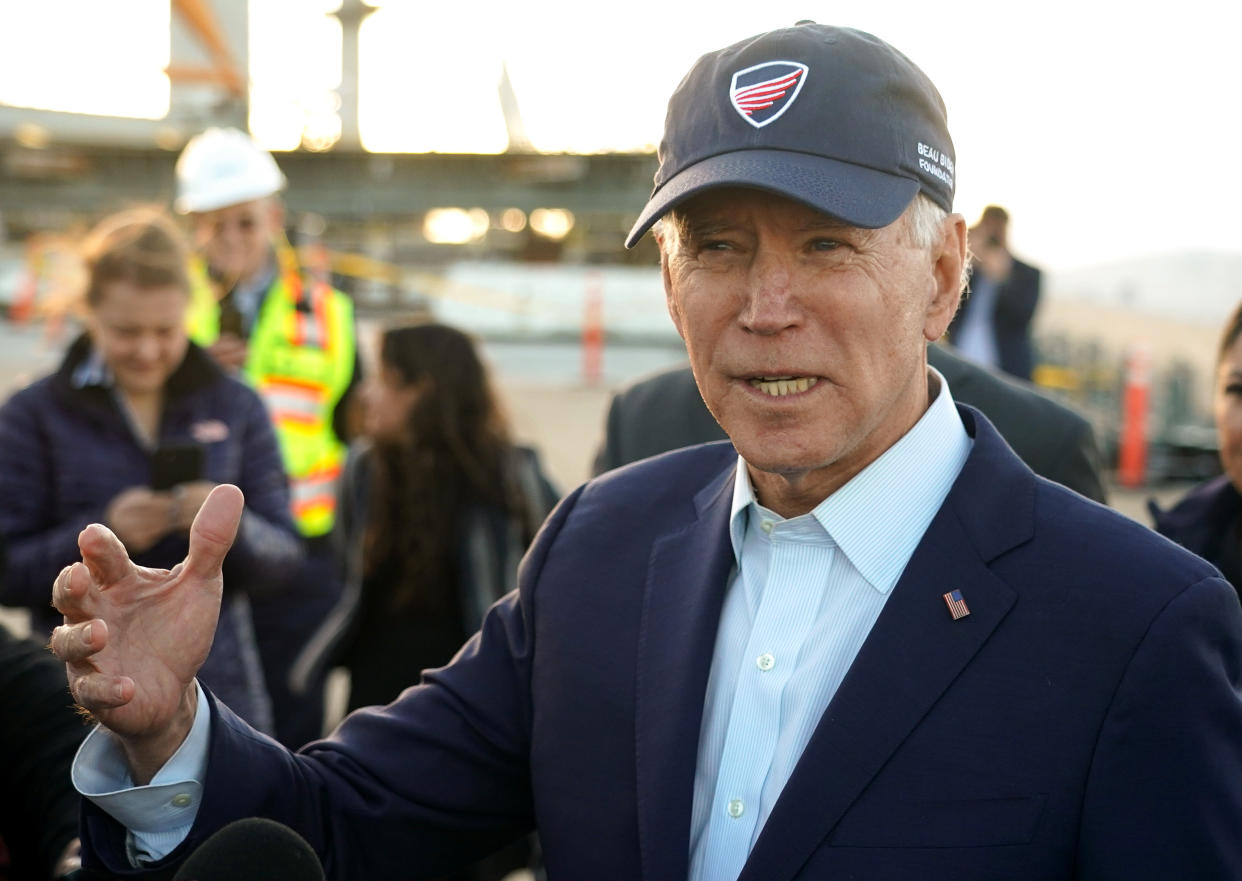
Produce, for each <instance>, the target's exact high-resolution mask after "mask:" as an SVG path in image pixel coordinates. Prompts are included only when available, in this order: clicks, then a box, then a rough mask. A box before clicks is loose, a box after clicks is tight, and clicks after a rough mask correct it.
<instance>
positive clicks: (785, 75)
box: [729, 61, 809, 128]
mask: <svg viewBox="0 0 1242 881" xmlns="http://www.w3.org/2000/svg"><path fill="white" fill-rule="evenodd" d="M808 69H809V68H808V67H807V66H806V65H805V64H799V63H798V62H796V61H765V62H764V63H763V64H756V65H755V66H754V67H748V68H746V69H745V70H739V71H738V72H737V73H735V74H733V83H732V85H731V86H730V87H729V102H730V103H731V104H732V105H733V109H734V110H736V111H737V112H738V114H739V115H741V117H742V119H744V120H746V121H747V122H749V123H750V124H751V125H753V126H754V127H755V128H763V127H764V126H765V125H767V124H768V123H770V122H775V121H776V120H777V119H778V118H779V117H780V115H781V114H782V113H784V112H785V111H786V110H788V109H789V105H791V104H793V102H794V100H795V99H796V98H797V97H798V93H799V92H801V91H802V84H803V83H804V82H806V75H807V70H808Z"/></svg>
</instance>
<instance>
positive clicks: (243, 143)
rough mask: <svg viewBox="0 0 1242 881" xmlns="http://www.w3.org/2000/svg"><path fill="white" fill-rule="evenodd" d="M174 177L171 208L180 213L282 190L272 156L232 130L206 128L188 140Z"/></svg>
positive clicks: (212, 208) (212, 207)
mask: <svg viewBox="0 0 1242 881" xmlns="http://www.w3.org/2000/svg"><path fill="white" fill-rule="evenodd" d="M176 174H177V199H176V201H175V202H174V203H173V207H174V208H176V210H177V212H178V213H180V214H193V213H198V212H201V211H214V210H216V209H217V208H224V207H226V206H228V205H240V204H241V203H243V202H250V201H253V200H255V199H262V198H264V197H265V196H271V195H274V194H276V193H278V192H280V191H281V190H283V189H284V187H285V176H284V175H283V174H281V171H280V168H279V167H277V165H276V160H275V159H273V158H272V154H271V153H269V152H267V151H266V150H264V149H263V148H262V147H260V146H259V145H258V144H256V143H255V142H254V140H253V139H252V138H251V137H250V136H249V135H248V134H246V133H245V132H241V131H238V130H237V129H235V128H209V129H207V131H205V132H203V133H202V134H200V135H196V136H195V137H193V138H191V139H190V142H189V143H188V144H186V145H185V149H184V150H182V151H181V156H179V157H178V158H177V172H176Z"/></svg>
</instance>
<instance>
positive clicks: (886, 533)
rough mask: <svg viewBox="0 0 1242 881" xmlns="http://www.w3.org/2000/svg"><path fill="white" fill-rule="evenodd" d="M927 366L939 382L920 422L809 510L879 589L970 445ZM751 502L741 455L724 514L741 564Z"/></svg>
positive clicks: (935, 507) (909, 548)
mask: <svg viewBox="0 0 1242 881" xmlns="http://www.w3.org/2000/svg"><path fill="white" fill-rule="evenodd" d="M928 371H929V373H931V374H933V375H934V376H935V378H936V379H937V380H939V386H940V388H939V391H938V392H937V393H936V397H935V398H934V399H933V400H932V402H931V404H930V405H929V406H928V408H927V410H926V412H924V413H923V415H922V417H920V418H919V421H918V422H916V423H915V424H914V426H913V427H912V428H911V429H910V430H909V431H907V432H906V433H905V434H904V435H902V437H901V438H899V439H898V440H897V442H896V443H895V444H893V445H892V446H891V447H889V448H888V449H887V450H885V451H884V452H883V453H882V454H881V455H880V456H879V457H878V458H877V459H876V460H875V461H874V462H872V463H871V464H870V465H868V466H867V467H866V468H864V469H863V470H862V471H860V472H858V474H856V475H854V477H853V478H851V479H850V481H849V482H848V483H846V484H845V485H844V486H842V487H841V488H840V489H838V490H837V491H836V492H834V493H833V494H832V495H830V496H828V498H826V499H824V500H823V501H822V502H820V503H819V504H818V505H817V506H816V507H815V509H814V510H812V511H811V516H813V517H814V518H815V519H816V520H817V521H819V523H820V525H821V526H823V527H824V530H825V531H826V532H827V533H828V535H829V536H831V537H832V539H833V541H835V542H836V544H837V546H838V547H840V548H841V550H842V552H843V553H844V554H845V555H846V556H847V557H848V558H849V560H850V562H851V563H852V564H853V565H854V568H856V569H857V570H858V572H859V574H861V575H862V576H863V578H865V579H866V580H867V582H868V583H870V584H871V586H872V587H874V588H875V589H876V590H878V591H880V592H881V593H888V592H889V591H890V590H892V588H893V585H895V584H896V583H897V579H898V578H899V577H900V576H901V573H902V570H904V569H905V567H906V563H908V562H909V560H910V557H911V555H912V554H913V553H914V549H915V548H916V547H917V546H918V543H919V541H920V540H922V538H923V533H924V532H926V531H927V527H928V526H929V525H931V521H932V518H934V517H935V516H936V512H937V511H939V510H940V506H941V505H942V504H943V503H944V500H945V497H946V496H947V495H948V494H949V490H950V489H951V488H952V486H953V482H954V481H955V480H957V475H958V474H959V473H960V472H961V470H962V466H963V465H965V464H966V458H967V456H969V455H970V450H971V448H972V446H973V445H974V444H973V441H972V440H971V439H970V436H969V435H968V434H967V433H966V429H965V427H964V426H963V425H962V420H961V418H960V417H959V416H958V413H957V408H956V407H955V406H954V404H953V396H952V393H951V392H950V391H949V383H948V381H947V380H946V379H945V378H944V376H942V375H941V374H940V372H939V371H937V370H936V369H935V368H934V367H928ZM757 508H758V501H757V500H756V498H755V491H754V487H753V486H752V485H751V482H750V475H749V473H748V472H747V470H746V462H745V460H743V459H742V458H741V457H740V456H739V457H738V461H737V469H736V471H735V474H734V480H733V504H732V507H731V509H730V518H729V535H730V538H731V539H732V542H733V555H734V558H735V559H737V560H739V562H740V555H741V551H742V539H743V537H744V536H745V534H746V525H747V519H748V517H749V515H750V512H751V511H752V510H755V509H757Z"/></svg>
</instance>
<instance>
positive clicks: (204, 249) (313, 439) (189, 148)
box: [175, 128, 361, 748]
mask: <svg viewBox="0 0 1242 881" xmlns="http://www.w3.org/2000/svg"><path fill="white" fill-rule="evenodd" d="M176 178H177V199H176V203H175V207H176V210H177V211H178V212H179V213H181V214H186V215H188V216H189V218H190V222H191V227H192V234H193V241H194V247H195V249H196V252H197V255H198V256H197V257H196V266H195V267H194V270H195V276H196V279H197V282H198V283H197V284H196V292H195V299H194V303H193V304H192V306H191V309H190V337H191V338H192V339H193V340H194V341H195V342H196V343H198V344H199V345H200V346H203V347H204V348H206V349H207V350H208V351H209V352H211V354H212V355H213V357H215V359H216V360H217V361H218V362H219V363H220V364H222V365H224V366H225V367H227V368H230V369H233V370H235V371H238V372H239V373H240V374H241V375H242V376H243V377H244V378H245V379H246V380H247V381H248V382H249V383H251V384H252V385H253V386H254V388H255V389H256V390H257V391H258V392H259V394H260V396H261V397H262V398H263V400H264V402H265V403H266V404H267V407H268V411H269V413H270V414H271V417H272V421H273V423H274V425H275V428H276V434H277V438H278V439H279V442H280V447H281V453H282V455H283V458H284V463H285V471H286V473H287V475H288V477H289V483H290V489H291V497H292V504H293V516H294V520H295V522H296V523H297V526H298V529H299V531H300V532H301V534H302V536H303V537H304V538H305V540H306V543H307V554H306V563H305V568H304V571H303V572H302V573H301V575H300V577H299V578H297V579H295V580H294V581H293V584H294V585H295V586H296V587H295V589H296V590H298V591H299V592H300V594H301V596H300V598H299V601H298V602H297V603H296V604H294V605H291V604H290V603H289V602H288V599H287V598H286V597H279V596H278V597H273V598H268V599H256V600H255V601H254V603H253V606H254V608H253V611H254V620H255V629H256V633H257V636H258V643H259V648H260V654H261V656H262V661H263V666H264V671H265V675H266V677H267V682H268V690H269V691H270V693H271V696H272V704H273V711H274V715H275V721H276V734H277V738H278V739H279V740H280V741H281V742H282V743H284V744H285V745H287V746H289V747H291V748H296V747H298V746H301V745H302V744H303V743H305V742H307V741H308V740H313V739H315V738H317V737H319V736H320V734H321V733H322V727H323V678H322V676H320V677H319V678H318V680H317V681H316V682H314V683H312V684H311V686H310V687H309V689H308V690H307V691H306V692H305V693H297V694H295V693H293V692H292V691H291V689H290V684H289V679H288V673H289V669H290V667H291V666H292V664H293V660H294V658H295V657H296V655H297V653H298V651H299V650H300V648H301V647H302V645H303V643H304V642H305V640H306V639H307V637H308V636H309V635H310V634H311V633H312V632H313V631H314V630H315V629H316V627H317V626H318V625H319V624H320V622H321V621H322V619H323V617H324V616H325V615H326V614H327V613H328V611H330V609H331V608H332V607H333V605H334V604H335V602H336V600H337V599H338V597H339V593H340V588H339V584H338V583H337V579H336V576H335V575H334V572H335V567H334V566H333V565H332V564H331V556H332V550H331V546H330V542H329V534H330V532H331V530H332V522H333V515H334V508H335V500H336V495H335V490H336V480H337V477H338V475H339V474H340V470H341V465H342V463H343V461H344V454H345V443H344V442H345V441H346V440H347V437H346V435H347V434H348V431H347V426H348V423H349V418H348V408H349V400H350V397H351V392H352V390H353V389H354V388H355V386H356V384H357V382H358V380H359V378H360V373H361V371H360V367H359V362H358V356H357V347H356V335H355V331H354V313H353V304H352V302H351V301H350V299H349V297H347V296H346V295H345V294H343V293H341V292H340V291H337V290H334V289H333V288H332V287H331V286H330V285H329V284H328V282H327V280H326V279H325V278H324V277H323V274H322V273H317V274H311V273H307V272H304V271H303V269H302V267H300V266H299V264H298V259H297V255H296V253H295V252H294V250H293V248H292V247H290V245H289V242H288V240H287V239H286V237H285V233H284V206H283V204H282V202H281V199H280V196H279V194H280V192H281V190H283V189H284V186H285V176H284V175H283V174H282V173H281V171H280V169H279V167H277V165H276V161H275V160H274V159H273V158H272V156H271V154H270V153H268V152H267V151H266V150H264V149H263V148H262V147H260V146H259V145H258V144H256V143H255V142H254V140H253V139H251V137H250V136H249V135H247V134H245V133H243V132H241V131H238V130H237V129H220V128H211V129H208V130H207V131H205V132H203V133H202V134H200V135H198V136H196V137H194V138H192V139H191V140H190V141H189V143H187V144H186V146H185V149H184V150H183V151H182V153H181V156H180V157H179V158H178V160H177V167H176Z"/></svg>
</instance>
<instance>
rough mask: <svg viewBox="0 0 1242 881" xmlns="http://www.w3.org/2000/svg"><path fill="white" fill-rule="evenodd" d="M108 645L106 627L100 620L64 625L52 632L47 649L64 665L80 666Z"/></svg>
mask: <svg viewBox="0 0 1242 881" xmlns="http://www.w3.org/2000/svg"><path fill="white" fill-rule="evenodd" d="M107 644H108V625H107V624H106V623H104V621H103V620H102V619H100V618H94V619H92V620H90V621H86V622H84V623H81V624H64V625H62V626H60V627H57V628H56V629H54V630H53V631H52V638H51V640H50V641H49V642H48V648H50V649H51V650H52V654H54V655H55V656H56V657H57V658H59V659H60V660H62V661H64V662H65V663H66V664H80V663H82V662H83V661H85V660H86V659H87V658H89V657H90V656H91V655H93V654H95V653H96V652H98V651H99V650H100V649H102V648H103V647H104V646H105V645H107Z"/></svg>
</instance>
